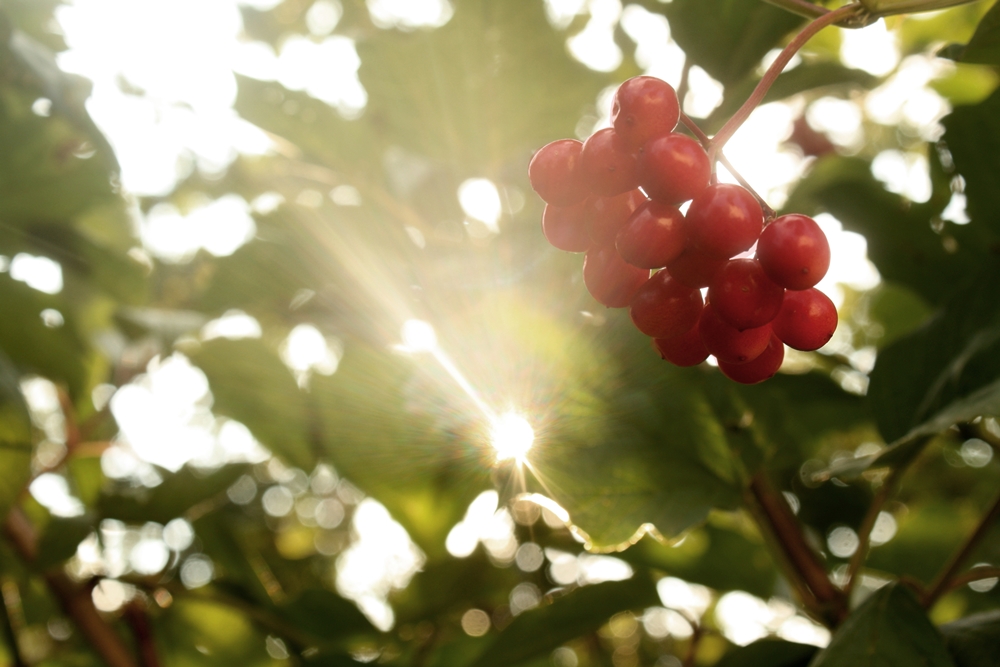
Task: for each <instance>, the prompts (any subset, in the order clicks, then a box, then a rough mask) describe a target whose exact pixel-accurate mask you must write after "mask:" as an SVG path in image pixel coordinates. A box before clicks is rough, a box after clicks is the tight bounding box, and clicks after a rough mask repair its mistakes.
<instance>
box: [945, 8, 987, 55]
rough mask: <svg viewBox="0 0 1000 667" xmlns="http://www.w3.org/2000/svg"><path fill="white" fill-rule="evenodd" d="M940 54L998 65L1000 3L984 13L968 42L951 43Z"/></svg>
mask: <svg viewBox="0 0 1000 667" xmlns="http://www.w3.org/2000/svg"><path fill="white" fill-rule="evenodd" d="M940 55H943V56H945V57H947V58H953V59H954V60H959V61H961V62H964V63H980V64H983V65H1000V4H994V5H993V8H992V9H990V11H988V12H987V13H986V15H985V16H984V17H983V18H982V20H981V21H980V22H979V25H978V26H977V27H976V32H975V33H974V34H973V35H972V39H970V40H969V43H968V44H966V45H964V46H961V45H958V44H952V45H950V46H948V47H946V48H945V49H944V50H943V51H942V52H941V54H940Z"/></svg>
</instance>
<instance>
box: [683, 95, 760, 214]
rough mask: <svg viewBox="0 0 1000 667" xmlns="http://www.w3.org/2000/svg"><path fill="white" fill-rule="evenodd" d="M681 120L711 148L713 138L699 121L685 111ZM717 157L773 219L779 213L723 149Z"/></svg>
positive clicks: (702, 142)
mask: <svg viewBox="0 0 1000 667" xmlns="http://www.w3.org/2000/svg"><path fill="white" fill-rule="evenodd" d="M681 122H682V123H683V124H684V127H686V128H687V129H689V130H691V133H692V134H693V135H694V136H695V138H696V139H698V141H700V142H701V145H702V146H704V147H705V148H706V149H708V148H711V146H712V140H711V139H709V138H708V135H707V134H705V133H704V132H703V131H702V129H701V128H700V127H698V124H697V123H695V122H694V121H693V120H692V119H691V118H690V117H689V116H688V115H687V114H685V113H683V112H681ZM716 158H717V159H718V160H719V162H721V163H722V165H723V166H724V167H725V168H726V169H728V170H729V173H731V174H732V175H733V177H735V178H736V180H737V181H738V182H739V184H740V185H742V186H743V187H744V188H746V189H747V190H749V191H750V194H752V195H753V196H754V198H755V199H756V200H757V202H758V203H759V204H760V208H761V210H762V211H763V212H764V220H766V221H768V222H770V221H771V220H773V219H774V216H775V215H777V214H776V213H775V212H774V209H773V208H771V207H770V206H769V205H768V203H767V201H766V200H765V199H764V198H763V197H761V196H760V195H759V194H757V191H756V190H754V189H753V188H752V187H751V186H750V183H749V182H748V181H747V180H746V179H745V178H743V175H742V174H740V172H738V171H736V167H734V166H733V165H732V163H731V162H730V161H729V160H728V159H727V158H726V156H725V155H723V154H722V151H719V152H718V153H717V154H716ZM714 166H715V165H713V167H714ZM712 171H713V175H714V172H715V170H714V169H713V170H712Z"/></svg>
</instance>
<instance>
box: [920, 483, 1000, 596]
mask: <svg viewBox="0 0 1000 667" xmlns="http://www.w3.org/2000/svg"><path fill="white" fill-rule="evenodd" d="M997 517H1000V495H998V496H997V498H996V500H994V501H993V504H992V505H991V506H990V509H989V511H988V512H987V513H986V515H985V516H984V517H983V520H982V521H980V522H979V525H978V526H976V529H975V530H974V531H973V532H972V534H971V535H969V537H968V539H966V540H965V543H964V544H962V545H961V546H960V547H959V548H958V550H957V551H955V553H954V554H952V556H951V558H950V559H949V560H948V562H947V563H946V564H945V566H944V567H943V568H941V571H940V572H939V573H938V575H937V576H936V577H934V581H933V582H931V584H930V586H928V587H927V592H926V593H925V594H924V598H923V605H924V608H926V609H930V608H931V607H932V606H934V603H935V602H937V601H938V598H940V597H941V596H942V595H944V594H945V593H946V592H947V591H948V590H949V589H950V588H951V580H952V579H953V578H954V577H955V573H956V572H958V569H959V568H960V567H962V563H964V562H965V561H966V559H968V557H969V556H970V555H971V554H972V552H973V550H975V548H976V547H977V546H979V543H980V541H982V539H983V537H985V536H986V533H988V532H989V530H990V529H991V528H992V527H993V524H994V522H996V520H997Z"/></svg>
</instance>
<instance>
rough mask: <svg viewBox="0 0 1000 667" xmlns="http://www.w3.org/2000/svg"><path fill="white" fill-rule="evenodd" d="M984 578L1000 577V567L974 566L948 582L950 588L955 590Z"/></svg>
mask: <svg viewBox="0 0 1000 667" xmlns="http://www.w3.org/2000/svg"><path fill="white" fill-rule="evenodd" d="M983 579H1000V567H974V568H972V569H971V570H969V571H968V572H966V573H965V574H961V575H958V576H957V577H952V579H951V581H949V582H948V590H949V591H953V590H955V589H956V588H961V587H962V586H965V585H967V584H971V583H972V582H974V581H982V580H983Z"/></svg>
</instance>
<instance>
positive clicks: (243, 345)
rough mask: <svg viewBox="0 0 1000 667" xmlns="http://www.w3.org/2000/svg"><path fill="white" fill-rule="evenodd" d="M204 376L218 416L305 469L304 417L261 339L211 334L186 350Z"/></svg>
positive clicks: (308, 457) (291, 384)
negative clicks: (231, 338)
mask: <svg viewBox="0 0 1000 667" xmlns="http://www.w3.org/2000/svg"><path fill="white" fill-rule="evenodd" d="M189 356H190V357H191V361H192V362H194V364H195V365H197V366H198V367H199V368H201V369H202V370H203V371H204V372H205V375H206V376H207V377H208V382H209V386H210V387H211V388H212V395H213V396H214V397H215V403H214V407H215V410H216V411H217V412H218V413H219V414H223V415H226V416H228V417H232V418H233V419H235V420H237V421H240V422H242V423H243V424H244V425H246V427H247V428H249V429H250V431H251V432H252V433H253V434H254V437H256V438H257V439H258V440H260V441H261V443H263V444H264V446H265V447H267V448H268V449H270V450H271V451H272V452H274V453H275V454H277V455H278V456H281V457H282V458H284V459H285V460H286V461H287V462H288V463H290V464H292V465H296V466H299V467H301V468H303V469H306V470H311V469H312V467H313V465H314V464H315V455H314V452H313V449H312V447H311V446H310V444H309V433H310V429H311V424H310V419H311V418H310V416H309V413H308V412H307V410H306V407H305V402H304V396H303V394H302V392H301V391H300V390H299V388H298V385H296V383H295V379H294V378H293V377H292V373H291V371H290V370H289V369H288V367H287V366H285V364H284V362H282V361H281V359H279V358H278V355H277V354H276V353H275V352H274V350H273V349H272V348H271V347H270V346H268V345H267V344H266V343H264V342H263V341H261V340H256V339H242V340H229V339H225V338H216V339H213V340H209V341H206V342H204V343H202V344H201V345H200V346H199V347H198V348H197V349H195V350H193V351H191V353H190V355H189Z"/></svg>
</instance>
